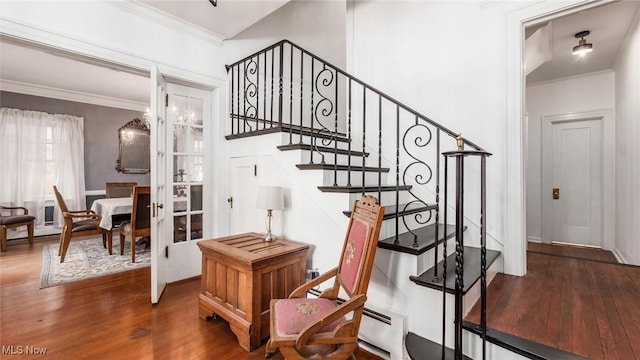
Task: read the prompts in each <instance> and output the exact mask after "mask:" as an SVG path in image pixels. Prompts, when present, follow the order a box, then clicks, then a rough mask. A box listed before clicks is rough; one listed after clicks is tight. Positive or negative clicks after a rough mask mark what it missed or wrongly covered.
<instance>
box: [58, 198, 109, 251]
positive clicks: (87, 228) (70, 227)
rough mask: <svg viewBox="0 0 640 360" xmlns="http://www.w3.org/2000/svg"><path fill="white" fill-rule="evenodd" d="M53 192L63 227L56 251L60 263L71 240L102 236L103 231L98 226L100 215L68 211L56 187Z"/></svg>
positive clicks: (88, 211) (89, 211) (86, 211)
mask: <svg viewBox="0 0 640 360" xmlns="http://www.w3.org/2000/svg"><path fill="white" fill-rule="evenodd" d="M53 192H54V193H55V194H56V200H57V201H58V206H60V210H61V211H62V216H63V217H64V226H63V227H62V233H61V234H60V248H59V249H58V255H60V262H61V263H62V262H64V258H65V256H66V255H67V250H68V249H69V243H70V242H71V238H74V237H79V236H87V235H94V234H102V233H103V231H104V230H103V229H102V228H101V227H99V226H98V224H100V220H101V219H102V217H101V216H100V215H98V214H96V213H95V212H94V211H91V210H76V211H70V210H69V209H68V208H67V204H66V203H65V202H64V198H63V197H62V195H61V194H60V192H59V191H58V188H57V187H56V186H54V187H53ZM75 220H78V221H75ZM109 249H111V237H109Z"/></svg>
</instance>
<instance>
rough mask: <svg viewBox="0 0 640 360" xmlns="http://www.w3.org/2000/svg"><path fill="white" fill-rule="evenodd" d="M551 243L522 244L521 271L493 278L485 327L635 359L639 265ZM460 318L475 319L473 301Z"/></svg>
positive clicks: (639, 327)
mask: <svg viewBox="0 0 640 360" xmlns="http://www.w3.org/2000/svg"><path fill="white" fill-rule="evenodd" d="M557 246H558V245H553V247H551V245H546V246H538V245H534V246H533V248H534V249H535V250H532V247H529V249H530V251H529V252H528V253H527V264H528V266H527V267H528V270H527V275H526V276H523V277H516V276H509V275H504V274H499V275H497V276H496V278H495V279H494V280H493V282H492V283H491V284H490V285H489V288H488V289H487V294H488V299H487V319H488V320H487V322H488V327H490V328H493V329H496V330H500V331H503V332H506V333H510V334H514V335H516V336H520V337H523V338H525V339H529V340H532V341H535V342H538V343H542V344H545V345H548V346H551V347H554V348H559V349H561V350H564V351H567V352H570V353H574V354H577V355H581V356H584V357H587V358H589V359H594V360H597V359H625V360H626V359H640V340H638V339H640V306H639V305H640V267H635V266H627V265H621V264H616V261H615V258H613V259H612V258H611V257H612V256H613V255H612V254H611V253H610V252H603V251H602V250H596V249H585V248H573V247H567V246H561V247H557ZM607 253H608V254H607ZM466 319H467V320H469V321H473V322H476V323H479V322H480V313H479V303H478V304H476V306H474V308H473V309H472V310H471V312H470V313H469V315H468V316H467V318H466Z"/></svg>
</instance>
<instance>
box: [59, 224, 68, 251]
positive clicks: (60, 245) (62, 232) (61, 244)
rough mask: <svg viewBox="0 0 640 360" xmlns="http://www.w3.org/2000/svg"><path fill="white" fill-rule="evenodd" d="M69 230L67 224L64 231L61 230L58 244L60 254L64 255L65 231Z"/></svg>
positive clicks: (63, 228)
mask: <svg viewBox="0 0 640 360" xmlns="http://www.w3.org/2000/svg"><path fill="white" fill-rule="evenodd" d="M66 232H67V226H66V225H65V226H63V227H62V231H61V232H60V244H59V245H58V256H62V247H63V246H64V233H66Z"/></svg>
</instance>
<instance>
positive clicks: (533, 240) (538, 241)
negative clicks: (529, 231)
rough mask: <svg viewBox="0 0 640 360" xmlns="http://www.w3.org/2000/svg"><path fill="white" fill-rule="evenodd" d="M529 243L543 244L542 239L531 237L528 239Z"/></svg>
mask: <svg viewBox="0 0 640 360" xmlns="http://www.w3.org/2000/svg"><path fill="white" fill-rule="evenodd" d="M527 241H531V242H534V243H542V238H539V237H536V236H529V237H527Z"/></svg>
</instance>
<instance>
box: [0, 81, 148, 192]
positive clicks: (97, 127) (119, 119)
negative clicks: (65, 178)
mask: <svg viewBox="0 0 640 360" xmlns="http://www.w3.org/2000/svg"><path fill="white" fill-rule="evenodd" d="M0 106H3V107H10V108H15V109H22V110H33V111H42V112H47V113H50V114H68V115H74V116H82V117H83V118H84V165H85V166H84V177H85V187H86V189H87V191H89V190H104V184H105V182H108V181H136V182H138V184H140V185H149V174H142V175H140V174H122V173H119V172H117V171H116V169H115V167H116V160H117V158H118V128H120V127H121V126H122V125H124V124H126V123H127V122H129V121H130V120H132V119H133V118H136V117H138V118H142V115H143V114H142V113H141V112H138V111H131V110H123V109H116V108H112V107H106V106H99V105H91V104H85V103H79V102H73V101H65V100H58V99H50V98H45V97H40V96H31V95H24V94H17V93H11V92H6V91H2V92H0Z"/></svg>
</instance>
